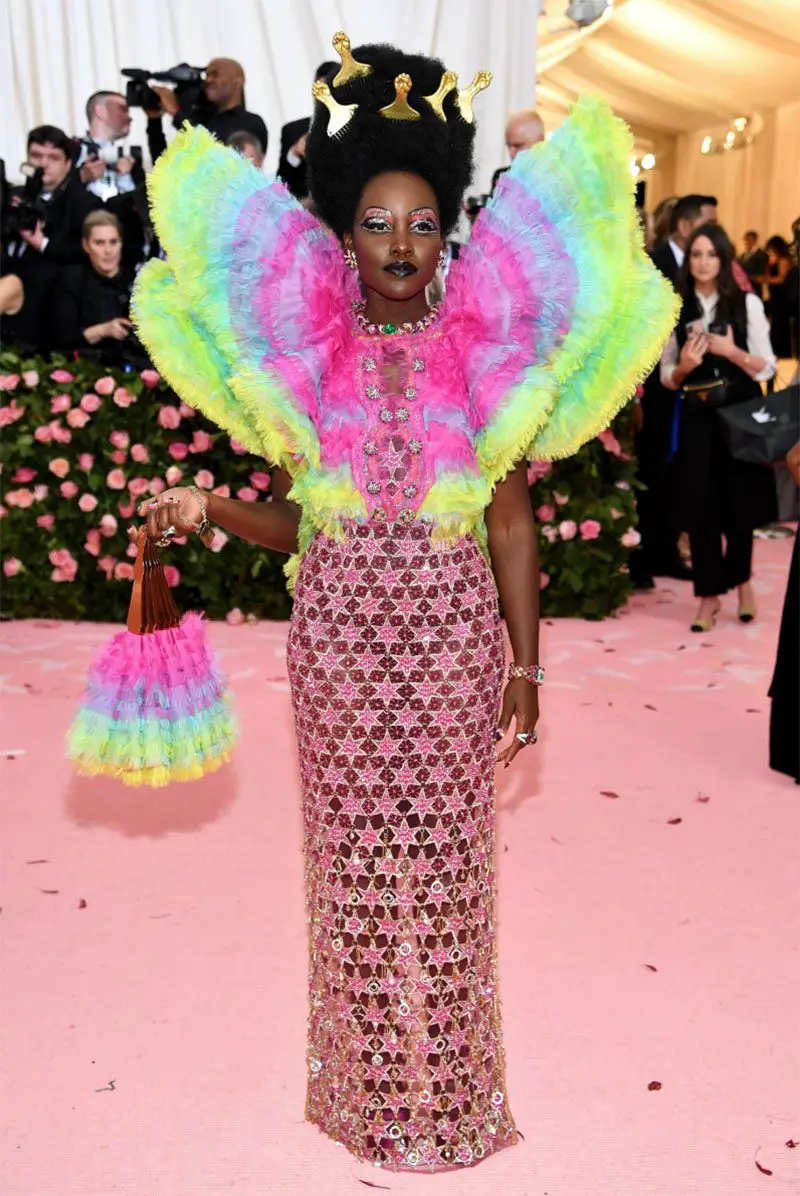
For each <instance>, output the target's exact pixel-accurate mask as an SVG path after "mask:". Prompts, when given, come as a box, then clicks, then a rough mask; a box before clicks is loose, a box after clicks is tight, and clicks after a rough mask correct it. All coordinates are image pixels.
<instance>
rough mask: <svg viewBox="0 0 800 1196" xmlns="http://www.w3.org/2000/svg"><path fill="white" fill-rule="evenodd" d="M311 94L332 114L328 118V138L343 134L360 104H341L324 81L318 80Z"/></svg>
mask: <svg viewBox="0 0 800 1196" xmlns="http://www.w3.org/2000/svg"><path fill="white" fill-rule="evenodd" d="M311 94H312V95H313V96H314V99H315V100H319V102H320V104H324V105H325V107H326V108H327V109H328V112H329V113H330V116H329V117H328V136H329V137H335V136H336V134H337V133H341V131H342V129H344V128H345V127H346V126H347V125H348V124H349V123H350V121H351V120H352V118H353V113H354V112H355V110H356V109H357V108H358V104H340V103H339V101H338V100H335V99H334V98H333V96H332V95H331V89H330V87H328V84H327V83H326V82H325V80H324V79H317V81H316V83H315V84H314V85H313V87H312V88H311Z"/></svg>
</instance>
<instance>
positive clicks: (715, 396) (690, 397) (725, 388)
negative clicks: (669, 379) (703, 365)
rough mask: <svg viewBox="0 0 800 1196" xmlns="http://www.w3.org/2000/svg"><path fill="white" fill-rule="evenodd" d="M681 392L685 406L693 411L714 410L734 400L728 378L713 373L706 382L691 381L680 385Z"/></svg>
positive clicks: (734, 396) (733, 393) (733, 389)
mask: <svg viewBox="0 0 800 1196" xmlns="http://www.w3.org/2000/svg"><path fill="white" fill-rule="evenodd" d="M681 393H682V395H683V401H684V403H685V404H686V406H687V407H690V408H691V409H692V410H693V411H715V410H717V409H718V408H720V407H726V406H727V405H728V404H729V403H732V402H733V403H735V402H736V395H735V388H734V386H733V385H732V384H731V379H730V378H721V377H720V376H719V374H715V376H714V377H713V378H709V379H708V381H707V382H692V383H690V384H689V386H682V387H681Z"/></svg>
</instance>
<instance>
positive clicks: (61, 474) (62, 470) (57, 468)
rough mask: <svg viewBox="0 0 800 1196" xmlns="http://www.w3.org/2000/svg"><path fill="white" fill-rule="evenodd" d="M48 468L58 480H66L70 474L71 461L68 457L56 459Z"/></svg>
mask: <svg viewBox="0 0 800 1196" xmlns="http://www.w3.org/2000/svg"><path fill="white" fill-rule="evenodd" d="M48 468H49V470H50V472H51V473H54V474H55V475H56V477H57V478H65V477H66V476H67V474H68V473H69V461H67V459H66V457H54V458H53V460H52V461H51V462H50V465H49V466H48Z"/></svg>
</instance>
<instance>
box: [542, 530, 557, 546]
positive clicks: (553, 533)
mask: <svg viewBox="0 0 800 1196" xmlns="http://www.w3.org/2000/svg"><path fill="white" fill-rule="evenodd" d="M542 535H543V536H544V538H545V540H546V541H547V543H548V544H553V543H555V541H556V540H557V539H558V528H557V527H552V526H546V527H543V528H542Z"/></svg>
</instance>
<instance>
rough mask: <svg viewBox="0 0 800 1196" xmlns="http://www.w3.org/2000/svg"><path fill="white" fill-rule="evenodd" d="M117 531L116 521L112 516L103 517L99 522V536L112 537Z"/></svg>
mask: <svg viewBox="0 0 800 1196" xmlns="http://www.w3.org/2000/svg"><path fill="white" fill-rule="evenodd" d="M116 530H117V521H116V519H115V518H114V516H113V515H104V516H103V517H102V519H101V520H100V534H101V535H103V536H113V535H114V532H115V531H116Z"/></svg>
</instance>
